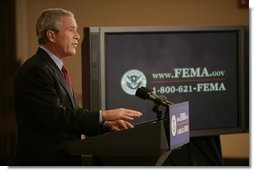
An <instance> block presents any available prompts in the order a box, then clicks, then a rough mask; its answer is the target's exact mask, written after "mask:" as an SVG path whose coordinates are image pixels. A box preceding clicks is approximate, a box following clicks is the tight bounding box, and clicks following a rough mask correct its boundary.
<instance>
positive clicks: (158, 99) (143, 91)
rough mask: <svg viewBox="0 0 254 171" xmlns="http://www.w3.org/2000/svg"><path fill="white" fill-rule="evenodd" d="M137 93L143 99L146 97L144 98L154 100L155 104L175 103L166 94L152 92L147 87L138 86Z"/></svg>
mask: <svg viewBox="0 0 254 171" xmlns="http://www.w3.org/2000/svg"><path fill="white" fill-rule="evenodd" d="M135 95H136V96H137V97H139V98H141V99H144V100H146V99H148V100H151V101H153V102H154V103H155V104H158V105H162V106H166V107H167V106H169V105H172V104H174V103H172V102H170V101H168V100H167V98H166V97H165V96H158V95H156V94H155V93H152V92H151V90H149V89H147V88H145V87H140V88H138V89H137V91H136V93H135Z"/></svg>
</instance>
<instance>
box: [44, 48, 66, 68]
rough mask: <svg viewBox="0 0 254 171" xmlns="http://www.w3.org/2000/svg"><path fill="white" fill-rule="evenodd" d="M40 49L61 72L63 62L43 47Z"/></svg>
mask: <svg viewBox="0 0 254 171" xmlns="http://www.w3.org/2000/svg"><path fill="white" fill-rule="evenodd" d="M40 48H42V49H43V50H44V51H45V52H46V53H47V54H48V55H49V56H50V58H51V59H52V60H53V61H54V62H55V64H56V65H57V67H58V68H59V70H60V71H61V70H62V67H63V61H62V60H61V59H59V58H58V57H57V56H56V55H54V54H53V53H52V52H50V51H49V50H48V49H47V48H45V47H43V46H40Z"/></svg>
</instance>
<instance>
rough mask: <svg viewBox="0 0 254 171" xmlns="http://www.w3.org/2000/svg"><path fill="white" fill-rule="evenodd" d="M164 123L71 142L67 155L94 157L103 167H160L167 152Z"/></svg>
mask: <svg viewBox="0 0 254 171" xmlns="http://www.w3.org/2000/svg"><path fill="white" fill-rule="evenodd" d="M166 122H167V121H166V120H161V121H155V122H151V123H146V124H141V125H138V126H136V127H134V128H131V129H127V130H123V131H119V132H110V133H105V134H102V135H98V136H95V137H90V138H88V139H85V140H77V141H73V142H70V143H69V144H68V152H69V154H71V155H95V156H98V157H99V158H100V160H102V162H103V164H104V165H119V164H120V165H128V163H132V165H162V164H163V162H164V160H165V159H166V157H167V156H168V155H169V153H170V152H171V149H170V148H169V144H168V136H167V134H168V133H167V132H168V131H167V129H166V127H167V124H166ZM131 160H132V161H131Z"/></svg>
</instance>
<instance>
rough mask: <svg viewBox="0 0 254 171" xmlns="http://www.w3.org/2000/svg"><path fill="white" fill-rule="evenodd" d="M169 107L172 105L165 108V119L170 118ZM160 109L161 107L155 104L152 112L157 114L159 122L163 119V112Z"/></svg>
mask: <svg viewBox="0 0 254 171" xmlns="http://www.w3.org/2000/svg"><path fill="white" fill-rule="evenodd" d="M163 106H165V105H163ZM169 106H170V104H168V105H166V106H165V107H166V109H165V112H164V119H167V118H169ZM159 107H160V104H157V103H154V106H153V109H152V111H153V112H155V113H156V116H157V120H158V121H159V120H161V119H162V111H161V110H159Z"/></svg>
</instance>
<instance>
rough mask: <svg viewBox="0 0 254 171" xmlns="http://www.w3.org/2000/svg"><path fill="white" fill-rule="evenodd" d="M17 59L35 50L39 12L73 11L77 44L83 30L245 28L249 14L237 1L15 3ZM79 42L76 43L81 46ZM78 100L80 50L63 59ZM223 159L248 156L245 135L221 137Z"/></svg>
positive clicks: (66, 0) (28, 0)
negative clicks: (87, 28) (46, 10)
mask: <svg viewBox="0 0 254 171" xmlns="http://www.w3.org/2000/svg"><path fill="white" fill-rule="evenodd" d="M16 2H17V57H18V59H19V60H21V61H25V60H26V59H27V58H28V57H30V56H31V55H32V54H34V53H35V50H36V49H37V47H38V44H37V39H36V34H35V22H36V18H37V17H38V16H39V14H40V12H41V10H43V9H45V8H52V7H60V8H65V9H68V10H70V11H73V12H74V13H75V15H76V20H77V22H78V25H79V32H80V35H81V41H82V40H83V32H82V30H83V27H85V26H214V25H223V26H225V25H247V24H249V10H248V9H241V8H238V5H237V0H177V1H176V0H72V1H70V0H43V1H42V0H16ZM81 41H80V42H81ZM65 63H66V65H67V67H68V68H69V70H70V72H71V78H72V82H73V84H74V88H75V89H76V91H77V93H78V94H79V97H81V96H82V90H81V49H80V45H79V47H78V51H77V55H75V56H73V57H69V58H66V59H65ZM221 140H222V149H223V155H224V156H227V157H248V156H249V134H234V135H223V136H221Z"/></svg>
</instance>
